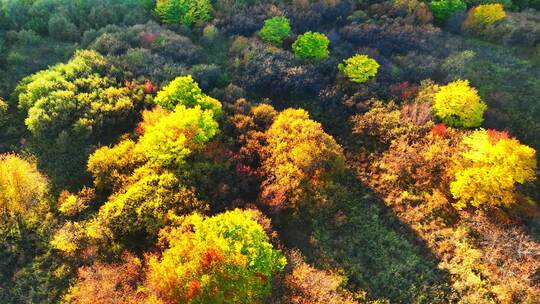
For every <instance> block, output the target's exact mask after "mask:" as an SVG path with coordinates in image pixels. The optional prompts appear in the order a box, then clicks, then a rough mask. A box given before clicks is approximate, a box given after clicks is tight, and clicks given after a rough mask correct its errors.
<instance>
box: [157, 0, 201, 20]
mask: <svg viewBox="0 0 540 304" xmlns="http://www.w3.org/2000/svg"><path fill="white" fill-rule="evenodd" d="M155 12H156V14H157V15H158V16H159V18H160V19H161V21H162V22H163V23H179V24H183V25H186V26H191V25H192V24H193V23H195V22H203V21H207V20H209V19H210V18H211V13H212V3H211V2H210V1H209V0H157V1H156V8H155Z"/></svg>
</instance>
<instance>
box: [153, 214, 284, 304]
mask: <svg viewBox="0 0 540 304" xmlns="http://www.w3.org/2000/svg"><path fill="white" fill-rule="evenodd" d="M163 238H164V240H165V241H166V242H167V243H168V247H167V248H166V249H165V250H164V251H163V254H162V256H161V257H160V258H158V257H151V258H150V259H149V261H148V265H149V271H148V276H147V282H146V287H147V290H148V291H149V294H150V296H151V297H155V298H156V299H159V300H161V301H163V303H221V302H223V300H224V299H227V300H228V301H230V302H231V303H259V302H260V301H261V300H262V299H263V297H264V296H266V295H268V294H269V293H270V291H271V282H272V280H271V279H272V276H273V275H274V274H276V273H278V272H280V271H281V270H282V269H283V268H284V266H285V264H286V260H285V257H284V256H283V254H282V253H281V252H280V251H278V250H276V249H274V248H273V247H272V244H270V242H269V238H268V236H267V235H266V233H265V231H264V230H263V227H262V226H261V225H260V224H259V223H258V222H257V221H256V216H255V214H254V212H253V211H242V210H238V209H236V210H234V211H229V212H225V213H222V214H219V215H216V216H213V217H207V218H205V217H202V216H200V215H197V214H195V215H191V216H189V217H187V218H185V219H184V220H183V222H182V225H181V226H180V227H177V228H172V229H171V230H170V231H168V232H165V233H164V237H163ZM160 303H161V302H160Z"/></svg>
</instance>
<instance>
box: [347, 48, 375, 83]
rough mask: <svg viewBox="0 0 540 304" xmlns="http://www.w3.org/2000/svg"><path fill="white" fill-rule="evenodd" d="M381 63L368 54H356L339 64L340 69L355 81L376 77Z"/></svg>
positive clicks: (360, 81) (364, 80)
mask: <svg viewBox="0 0 540 304" xmlns="http://www.w3.org/2000/svg"><path fill="white" fill-rule="evenodd" d="M379 67H380V65H379V64H378V63H377V61H375V60H374V59H371V58H369V57H368V56H367V55H360V54H358V55H355V56H353V57H351V58H349V59H346V60H344V64H343V63H340V64H339V65H338V68H339V70H340V71H341V72H342V73H344V74H345V75H347V77H349V79H350V80H351V81H353V82H357V83H362V82H366V81H367V80H368V79H369V78H371V77H375V75H377V71H378V70H379Z"/></svg>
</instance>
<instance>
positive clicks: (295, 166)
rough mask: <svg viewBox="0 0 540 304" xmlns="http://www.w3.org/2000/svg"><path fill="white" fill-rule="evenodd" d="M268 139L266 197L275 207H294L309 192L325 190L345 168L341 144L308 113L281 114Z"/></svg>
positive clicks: (275, 121) (268, 133)
mask: <svg viewBox="0 0 540 304" xmlns="http://www.w3.org/2000/svg"><path fill="white" fill-rule="evenodd" d="M266 140H267V143H268V144H267V146H266V147H265V148H264V151H263V155H264V157H263V166H262V169H263V172H264V176H265V180H264V182H263V191H262V197H263V199H264V200H265V201H267V202H268V203H270V204H272V205H280V206H288V207H294V206H295V205H296V204H297V203H298V201H299V198H300V197H301V196H302V195H303V194H304V193H305V192H306V191H309V190H315V191H316V190H317V189H321V188H323V187H324V186H325V185H327V184H329V183H331V182H332V178H333V177H336V176H338V175H339V174H340V173H341V172H343V170H344V169H345V160H344V156H343V152H342V149H341V147H340V146H339V144H338V143H336V141H335V140H334V138H332V136H330V135H328V134H327V133H325V132H324V130H323V128H322V126H321V124H319V123H317V122H315V121H313V120H311V119H310V118H309V115H308V113H307V112H306V111H304V110H301V109H287V110H284V111H283V112H281V113H280V114H279V115H278V116H277V117H276V119H275V120H274V122H273V124H272V126H271V127H270V128H269V129H268V131H267V132H266Z"/></svg>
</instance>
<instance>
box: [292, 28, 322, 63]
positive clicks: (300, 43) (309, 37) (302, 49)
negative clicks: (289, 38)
mask: <svg viewBox="0 0 540 304" xmlns="http://www.w3.org/2000/svg"><path fill="white" fill-rule="evenodd" d="M328 45H330V40H328V38H327V37H326V35H324V34H321V33H317V32H307V33H304V34H302V35H300V36H298V38H296V41H295V42H294V43H293V45H292V48H293V51H294V54H295V55H296V57H298V58H300V59H324V58H327V57H328V56H329V55H330V51H329V50H328Z"/></svg>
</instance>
